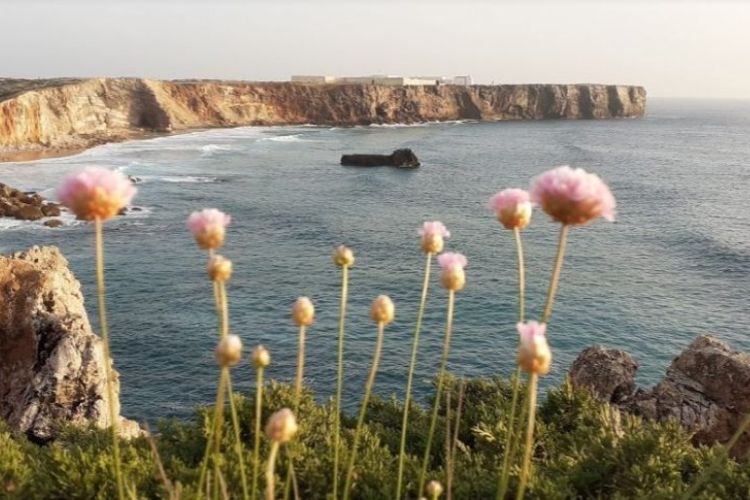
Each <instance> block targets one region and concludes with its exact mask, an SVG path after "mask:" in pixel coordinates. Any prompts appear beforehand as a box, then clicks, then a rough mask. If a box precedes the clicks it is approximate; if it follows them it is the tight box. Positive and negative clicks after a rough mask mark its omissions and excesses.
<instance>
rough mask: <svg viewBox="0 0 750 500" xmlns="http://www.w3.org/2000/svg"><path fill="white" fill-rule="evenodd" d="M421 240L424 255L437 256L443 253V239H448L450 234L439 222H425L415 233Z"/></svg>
mask: <svg viewBox="0 0 750 500" xmlns="http://www.w3.org/2000/svg"><path fill="white" fill-rule="evenodd" d="M417 234H419V236H420V237H421V238H422V250H423V251H424V253H432V254H438V253H440V252H442V251H443V244H444V242H443V238H449V237H450V235H451V233H450V232H449V231H448V230H447V229H446V228H445V226H444V225H443V223H442V222H440V221H430V222H425V223H424V224H423V225H422V227H421V228H420V229H419V231H417Z"/></svg>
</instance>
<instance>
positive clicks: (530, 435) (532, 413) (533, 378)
mask: <svg viewBox="0 0 750 500" xmlns="http://www.w3.org/2000/svg"><path fill="white" fill-rule="evenodd" d="M537 379H538V377H537V374H536V373H530V374H529V395H528V400H529V420H528V424H527V426H526V448H525V450H524V453H523V465H522V467H521V480H520V483H519V485H518V491H517V492H516V500H522V499H523V495H524V492H525V491H526V484H528V480H529V469H530V467H531V455H532V453H533V449H534V423H535V422H536V385H537Z"/></svg>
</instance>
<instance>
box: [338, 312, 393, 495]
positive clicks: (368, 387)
mask: <svg viewBox="0 0 750 500" xmlns="http://www.w3.org/2000/svg"><path fill="white" fill-rule="evenodd" d="M384 330H385V324H384V323H383V322H382V321H381V322H379V323H378V337H377V340H376V341H375V352H374V353H373V355H372V367H371V368H370V374H369V375H368V377H367V383H366V384H365V396H364V398H363V399H362V406H361V408H360V409H359V418H358V419H357V428H356V429H355V431H354V442H353V443H352V449H351V453H350V455H351V456H350V457H349V466H348V467H347V470H346V482H345V483H344V500H348V499H349V495H350V493H351V492H350V489H351V485H352V477H353V475H354V462H355V460H356V458H357V448H358V447H359V440H360V438H361V437H362V426H363V425H364V423H365V415H366V414H367V405H368V403H369V401H370V394H372V386H373V385H374V384H375V376H376V375H377V374H378V365H379V364H380V353H381V351H382V350H383V332H384Z"/></svg>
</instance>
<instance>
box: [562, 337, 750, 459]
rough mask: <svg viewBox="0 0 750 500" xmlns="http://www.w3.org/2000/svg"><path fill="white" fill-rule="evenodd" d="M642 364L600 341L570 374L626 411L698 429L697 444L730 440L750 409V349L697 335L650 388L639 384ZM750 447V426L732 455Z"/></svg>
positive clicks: (573, 380)
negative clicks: (636, 386)
mask: <svg viewBox="0 0 750 500" xmlns="http://www.w3.org/2000/svg"><path fill="white" fill-rule="evenodd" d="M636 368H637V365H636V364H635V362H634V361H633V360H632V358H630V356H629V355H628V354H627V353H624V352H622V351H613V350H608V349H602V348H600V347H594V348H589V349H586V350H584V351H583V352H582V353H581V354H580V355H579V356H578V359H576V361H575V362H574V363H573V366H572V368H571V371H570V380H571V383H572V384H573V385H574V386H576V387H585V388H587V389H589V390H591V391H592V393H593V394H594V395H595V396H597V397H598V398H600V399H602V400H604V401H608V402H611V403H613V404H615V405H616V406H617V407H618V408H619V409H620V410H622V411H625V412H628V413H633V414H636V415H640V416H642V417H643V418H646V419H649V420H657V421H664V420H676V421H677V422H679V423H680V424H681V425H682V426H683V427H685V428H686V429H688V430H690V431H691V432H692V433H693V441H694V442H695V443H696V444H713V443H726V442H727V441H729V439H730V438H731V437H732V435H733V434H734V433H735V431H736V430H737V429H738V427H739V426H740V425H741V423H742V421H743V419H744V418H745V415H747V414H748V412H750V355H749V354H747V353H740V352H734V351H732V350H731V349H730V348H729V346H728V345H727V344H726V343H724V342H722V341H720V340H718V339H715V338H713V337H708V336H700V337H698V338H696V339H695V340H694V341H693V343H692V344H690V345H689V346H688V347H687V349H685V350H684V351H683V352H682V353H681V354H680V355H679V356H677V357H676V358H675V359H674V360H673V361H672V364H671V365H670V366H669V368H667V373H666V375H665V377H664V378H663V379H662V381H661V382H659V383H658V384H657V385H656V386H655V387H653V388H652V389H650V390H644V389H637V390H633V387H634V383H633V379H634V376H635V370H636ZM749 451H750V432H748V431H746V432H745V433H744V434H743V435H742V436H740V439H739V440H738V442H737V444H736V445H735V446H734V447H733V448H732V455H733V456H734V457H736V458H738V457H745V456H747V455H748V452H749Z"/></svg>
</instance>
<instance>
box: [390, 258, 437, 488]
mask: <svg viewBox="0 0 750 500" xmlns="http://www.w3.org/2000/svg"><path fill="white" fill-rule="evenodd" d="M431 266H432V252H428V253H427V257H426V258H425V266H424V280H423V281H422V296H421V298H420V300H419V311H418V312H417V324H416V326H415V327H414V340H413V341H412V346H411V361H409V373H408V374H407V376H406V394H405V395H404V416H403V420H402V422H401V443H400V445H399V452H398V480H397V482H396V500H400V499H401V487H402V485H403V479H404V459H405V458H406V433H407V430H408V425H409V405H410V404H411V388H412V381H413V380H414V369H415V367H416V366H417V350H418V348H419V332H420V331H421V330H422V317H423V316H424V308H425V304H427V291H428V289H429V287H430V268H431Z"/></svg>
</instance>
